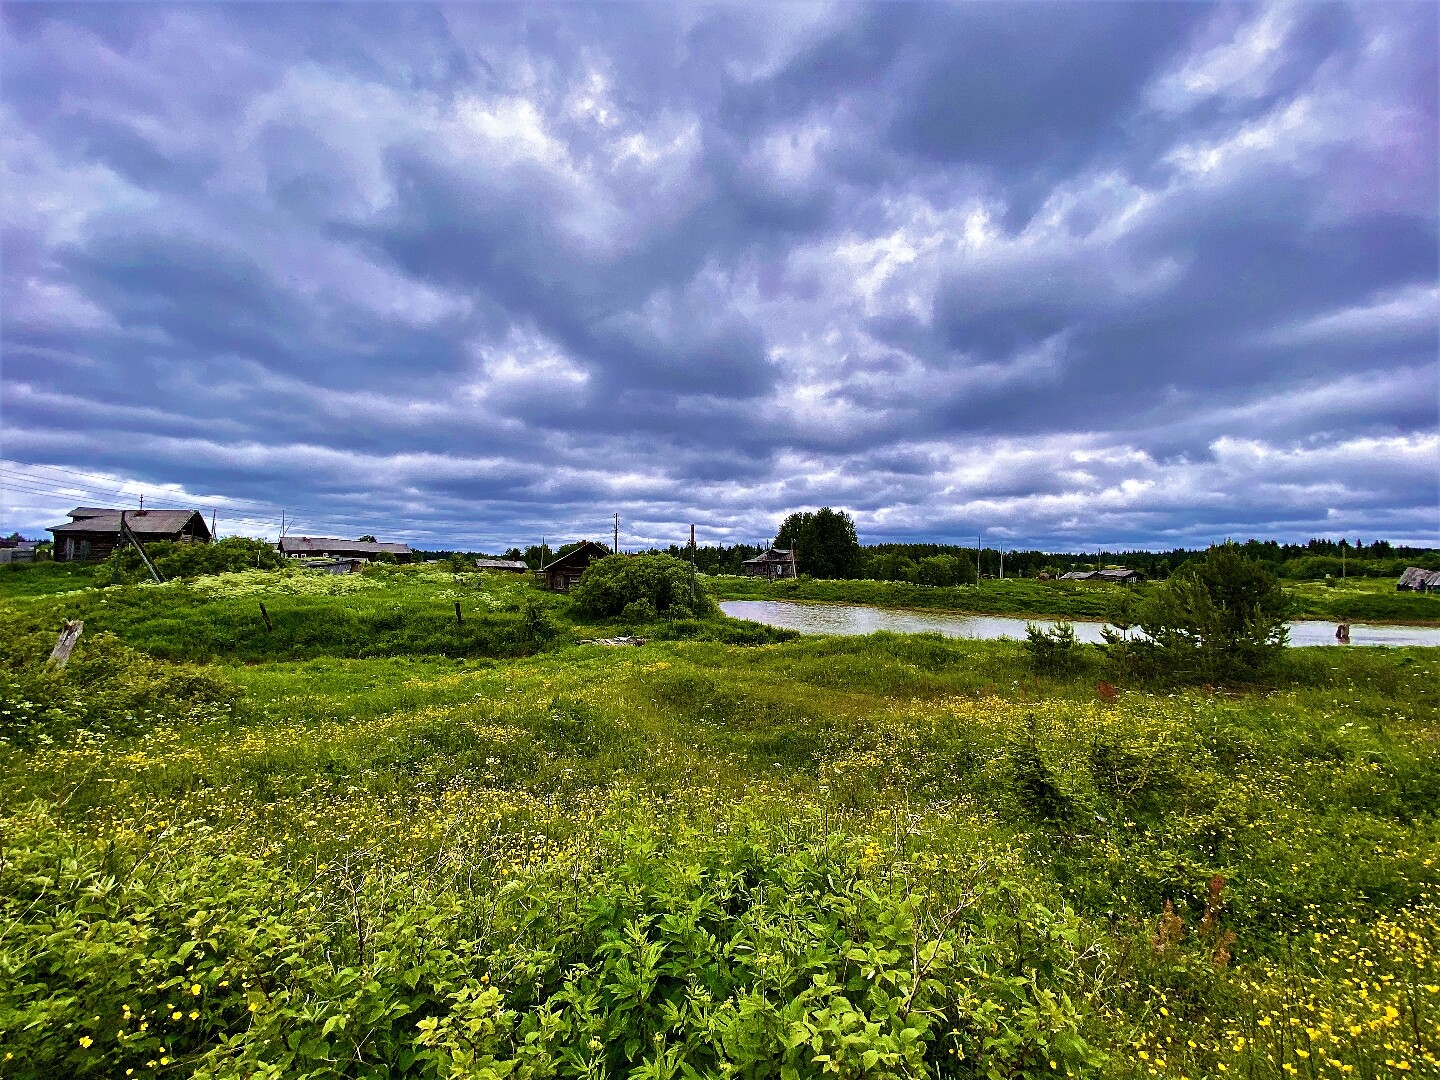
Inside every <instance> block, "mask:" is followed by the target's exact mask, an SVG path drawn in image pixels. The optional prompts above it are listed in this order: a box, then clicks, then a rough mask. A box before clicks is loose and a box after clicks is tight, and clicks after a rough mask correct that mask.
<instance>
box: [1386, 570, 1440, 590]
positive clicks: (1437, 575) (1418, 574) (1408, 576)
mask: <svg viewBox="0 0 1440 1080" xmlns="http://www.w3.org/2000/svg"><path fill="white" fill-rule="evenodd" d="M1396 588H1400V589H1435V588H1440V570H1426V569H1425V568H1424V567H1423V566H1407V567H1406V568H1405V572H1404V573H1403V574H1401V575H1400V580H1399V581H1398V582H1396Z"/></svg>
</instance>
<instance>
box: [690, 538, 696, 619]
mask: <svg viewBox="0 0 1440 1080" xmlns="http://www.w3.org/2000/svg"><path fill="white" fill-rule="evenodd" d="M690 606H691V607H692V608H693V607H694V606H695V524H694V522H691V524H690Z"/></svg>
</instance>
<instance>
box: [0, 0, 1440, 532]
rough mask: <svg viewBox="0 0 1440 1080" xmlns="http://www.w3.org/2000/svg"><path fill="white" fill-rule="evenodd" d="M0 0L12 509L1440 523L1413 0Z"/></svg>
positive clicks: (970, 523)
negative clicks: (521, 0)
mask: <svg viewBox="0 0 1440 1080" xmlns="http://www.w3.org/2000/svg"><path fill="white" fill-rule="evenodd" d="M0 10H3V36H0V65H3V67H0V140H3V152H0V169H3V175H0V188H3V191H0V203H3V230H4V231H3V247H0V255H3V272H0V279H3V280H0V304H3V307H0V428H3V443H0V459H3V460H0V490H3V506H0V528H3V529H4V531H6V532H8V531H9V530H10V529H12V528H14V529H19V530H21V531H22V532H26V533H28V534H37V533H40V532H41V530H43V529H44V527H45V526H47V525H55V524H59V523H60V522H62V521H64V520H65V517H64V514H65V512H66V511H67V510H68V509H70V508H71V507H73V506H75V505H77V504H85V505H98V506H123V505H131V506H133V505H137V501H138V498H139V496H140V495H141V494H143V495H144V496H145V499H146V504H147V505H148V506H152V507H190V506H195V507H198V508H201V509H203V510H205V511H206V512H207V514H208V513H209V512H211V511H213V512H214V513H215V514H216V516H217V521H218V525H219V529H220V532H221V533H222V534H230V533H237V532H238V533H244V534H247V535H264V536H271V537H273V536H275V535H277V533H278V531H279V527H280V521H281V514H282V511H283V512H284V514H285V520H286V523H287V526H288V528H289V531H290V532H291V533H293V534H303V535H330V536H358V535H360V534H362V533H370V534H375V535H377V536H380V538H381V539H390V540H406V541H409V542H410V543H412V544H414V545H416V546H419V547H431V548H445V547H467V546H468V547H473V548H475V549H483V550H492V551H498V550H503V549H504V548H506V547H509V546H511V545H512V544H513V545H519V546H524V545H526V544H529V543H536V542H538V541H539V539H540V537H541V535H545V536H547V537H548V538H549V541H550V542H551V543H552V544H553V543H555V542H556V541H557V540H560V541H564V540H572V539H578V538H581V537H594V538H597V539H600V538H607V537H608V536H609V534H610V532H611V529H612V527H613V525H612V523H613V518H612V515H613V514H616V513H618V514H619V515H620V529H621V544H622V546H626V547H642V546H647V545H649V544H654V543H659V544H668V543H670V542H678V541H682V540H683V539H685V538H686V537H687V536H688V530H689V525H690V524H691V523H694V524H696V526H697V536H698V539H699V540H700V542H702V543H735V542H741V541H745V542H754V541H758V540H767V539H769V538H771V537H773V536H774V532H775V528H776V526H777V525H778V523H779V521H780V520H781V519H782V518H783V517H784V516H785V515H786V514H787V513H789V512H791V511H793V510H798V509H815V508H817V507H820V506H824V505H828V506H832V507H836V508H842V509H844V510H846V511H848V512H849V513H850V514H851V515H852V516H853V517H854V519H855V521H856V524H857V527H858V531H859V534H860V538H861V540H862V542H880V541H904V540H915V541H942V542H944V541H957V542H964V543H973V542H974V538H975V536H976V534H977V533H983V535H984V537H985V542H986V544H987V545H1005V546H1010V547H1044V548H1048V549H1052V550H1054V549H1067V550H1075V549H1084V548H1089V549H1093V548H1095V547H1105V548H1107V549H1111V550H1115V549H1120V548H1124V547H1148V548H1157V547H1158V548H1170V547H1175V546H1195V545H1202V544H1205V543H1209V542H1213V541H1216V540H1221V539H1224V538H1226V537H1234V538H1246V537H1258V538H1275V539H1280V540H1299V541H1303V540H1305V539H1307V538H1309V537H1312V536H1327V537H1339V536H1348V537H1350V538H1351V539H1352V540H1353V539H1361V540H1364V541H1367V542H1368V541H1370V540H1374V539H1389V540H1391V541H1393V542H1397V543H1400V542H1408V543H1416V544H1424V545H1440V367H1437V349H1440V288H1437V282H1440V278H1437V275H1440V235H1437V216H1440V176H1437V159H1440V149H1437V147H1440V132H1437V100H1440V88H1437V66H1440V5H1436V4H1434V3H1419V4H1409V3H1365V4H1359V5H1354V6H1347V5H1340V4H1329V3H1325V4H1321V3H1300V4H1289V3H1281V4H1271V5H1264V6H1260V5H1213V4H1198V3H1138V2H1137V3H1120V2H1113V3H1088V2H1074V3H1058V4H1044V3H1019V2H1008V3H994V4H991V3H974V4H965V5H953V6H952V5H938V4H925V5H919V4H902V3H888V4H881V5H873V6H872V5H865V4H859V3H842V4H835V5H823V4H785V3H765V4H753V5H741V4H725V5H709V6H704V7H702V6H698V5H672V4H663V5H655V6H645V5H639V4H602V5H598V6H588V5H582V4H564V5H535V6H510V5H502V4H463V5H456V6H430V5H414V6H412V5H402V4H378V5H360V4H331V5H319V4H285V3H268V4H259V5H253V6H225V5H210V4H205V5H186V6H173V5H164V4H101V5H94V6H91V5H68V4H52V3H11V4H7V5H6V6H5V7H4V8H3V9H0Z"/></svg>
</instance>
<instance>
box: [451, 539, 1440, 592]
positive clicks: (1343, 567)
mask: <svg viewBox="0 0 1440 1080" xmlns="http://www.w3.org/2000/svg"><path fill="white" fill-rule="evenodd" d="M574 546H575V545H573V544H566V545H564V546H562V547H558V548H550V549H548V550H547V551H546V555H547V556H548V557H549V558H551V559H553V558H555V557H556V555H557V554H559V553H563V552H564V551H566V550H567V549H569V548H571V547H574ZM1240 548H1241V550H1242V551H1243V552H1244V553H1245V554H1246V555H1248V556H1250V557H1252V558H1255V559H1258V560H1260V561H1261V562H1263V563H1265V564H1266V565H1268V566H1269V567H1270V568H1271V569H1272V570H1273V571H1274V572H1275V573H1276V574H1277V575H1279V576H1280V577H1282V578H1286V579H1289V580H1291V581H1318V580H1321V579H1323V578H1325V577H1327V576H1329V577H1337V578H1338V577H1341V576H1347V577H1399V576H1400V574H1401V572H1402V571H1403V570H1404V569H1405V568H1406V567H1407V566H1423V567H1425V568H1426V569H1429V570H1440V550H1437V549H1435V548H1419V547H1401V546H1395V545H1392V544H1390V543H1389V542H1387V541H1385V540H1377V541H1375V542H1373V543H1370V544H1366V543H1363V542H1361V541H1356V542H1354V543H1351V542H1350V541H1349V540H1311V541H1309V542H1308V543H1304V544H1281V543H1277V542H1276V541H1274V540H1247V541H1246V542H1245V543H1243V544H1241V545H1240ZM651 550H652V551H663V552H665V553H667V554H670V555H674V556H675V557H676V558H680V559H684V560H686V561H687V562H688V561H689V559H690V548H689V547H688V546H687V545H682V544H671V545H670V546H669V547H668V548H653V549H651ZM763 550H764V548H761V547H757V546H756V545H754V544H735V545H733V546H728V547H727V546H725V545H712V544H702V545H700V546H698V547H696V549H695V568H696V569H697V570H699V571H700V572H701V573H704V574H740V573H743V572H744V571H743V567H742V564H743V563H744V562H745V560H746V559H752V558H754V557H755V556H756V555H759V554H760V552H761V551H763ZM1204 553H1205V549H1204V548H1194V549H1190V548H1174V549H1172V550H1170V551H1104V552H1100V553H1098V554H1096V553H1085V554H1077V553H1075V552H1055V551H1006V552H1005V553H1004V555H1005V566H1004V570H1005V576H1006V577H1028V578H1033V577H1038V576H1039V575H1041V574H1049V575H1050V576H1051V577H1058V576H1059V575H1060V574H1064V573H1068V572H1070V571H1072V570H1093V569H1096V568H1098V567H1126V568H1128V569H1131V570H1139V571H1140V572H1141V573H1142V574H1144V575H1145V576H1146V577H1147V578H1150V579H1151V580H1161V579H1164V578H1167V577H1169V576H1170V575H1171V574H1172V573H1174V572H1175V571H1176V570H1178V569H1179V568H1180V567H1182V566H1184V565H1185V563H1186V562H1188V561H1189V560H1191V559H1195V558H1199V557H1200V556H1201V555H1203V554H1204ZM426 554H427V555H429V556H431V557H434V556H436V555H442V556H443V555H450V554H462V555H476V556H480V555H481V554H482V553H480V552H455V553H452V552H448V551H445V552H427V553H426ZM502 554H503V555H505V556H508V557H510V558H524V560H525V561H526V562H527V563H529V564H530V565H531V566H538V565H539V563H540V548H539V547H538V545H537V546H534V547H530V548H527V549H526V550H525V551H523V552H522V551H520V550H519V549H518V548H512V549H511V550H509V551H507V552H504V553H502ZM1000 555H1001V553H1000V551H999V549H997V548H991V547H986V548H981V550H980V552H979V556H980V574H981V576H982V577H987V578H995V577H999V576H1000ZM975 556H976V552H975V548H974V546H973V545H972V546H969V547H967V546H965V545H964V544H868V545H862V546H861V548H860V559H859V563H858V565H859V568H860V569H859V574H858V576H859V577H861V578H868V579H870V580H874V581H915V582H919V583H921V584H934V585H954V584H961V583H963V582H966V581H973V580H974V579H975ZM492 557H493V556H492Z"/></svg>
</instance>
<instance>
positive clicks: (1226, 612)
mask: <svg viewBox="0 0 1440 1080" xmlns="http://www.w3.org/2000/svg"><path fill="white" fill-rule="evenodd" d="M1288 606H1289V604H1288V601H1287V600H1286V598H1285V594H1284V592H1283V591H1282V590H1281V588H1280V583H1279V581H1278V580H1277V579H1276V577H1275V575H1274V574H1273V573H1271V571H1270V570H1269V569H1268V568H1267V567H1266V566H1265V565H1264V564H1262V563H1260V562H1259V561H1257V560H1255V559H1251V558H1247V557H1246V556H1245V555H1243V554H1242V553H1241V552H1240V550H1239V549H1238V548H1237V547H1236V546H1235V545H1234V544H1222V545H1219V546H1216V547H1212V548H1211V549H1210V550H1209V551H1208V552H1206V554H1205V556H1204V558H1201V559H1194V560H1191V561H1190V562H1188V563H1186V564H1185V566H1184V567H1182V568H1181V569H1180V570H1179V571H1178V572H1177V573H1176V574H1175V575H1174V576H1172V577H1171V578H1169V579H1168V580H1167V581H1165V582H1163V583H1161V584H1160V585H1158V586H1156V587H1155V588H1154V589H1153V590H1151V591H1150V592H1149V593H1148V594H1147V595H1146V596H1145V597H1144V598H1143V599H1142V600H1141V601H1140V602H1139V603H1138V604H1137V605H1136V608H1135V614H1134V619H1135V624H1136V626H1138V627H1139V629H1140V636H1138V637H1123V636H1121V635H1119V634H1116V633H1113V632H1111V631H1110V630H1108V629H1107V630H1106V631H1104V633H1105V639H1106V642H1107V645H1108V648H1109V650H1110V654H1111V656H1112V658H1113V659H1114V661H1115V662H1116V664H1117V666H1118V667H1119V669H1120V670H1121V671H1122V672H1124V673H1126V674H1131V675H1138V676H1140V677H1142V678H1149V679H1155V680H1157V681H1166V682H1176V683H1246V682H1255V681H1257V680H1260V679H1263V678H1265V677H1267V676H1268V675H1270V674H1271V673H1272V672H1273V671H1274V670H1275V667H1276V665H1277V663H1278V662H1279V660H1280V657H1281V654H1282V652H1283V650H1284V648H1285V644H1286V642H1287V641H1288V639H1289V632H1288V630H1287V628H1286V626H1285V617H1286V613H1287V610H1288Z"/></svg>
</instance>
